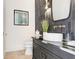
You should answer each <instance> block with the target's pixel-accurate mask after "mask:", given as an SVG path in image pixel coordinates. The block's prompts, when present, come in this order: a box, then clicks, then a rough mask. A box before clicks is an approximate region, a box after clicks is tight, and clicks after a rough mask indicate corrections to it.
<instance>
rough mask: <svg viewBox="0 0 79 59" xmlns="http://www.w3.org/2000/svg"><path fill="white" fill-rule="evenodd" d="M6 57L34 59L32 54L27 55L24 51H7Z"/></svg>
mask: <svg viewBox="0 0 79 59" xmlns="http://www.w3.org/2000/svg"><path fill="white" fill-rule="evenodd" d="M4 59H32V55H25V54H24V51H15V52H7V53H6V54H5V56H4Z"/></svg>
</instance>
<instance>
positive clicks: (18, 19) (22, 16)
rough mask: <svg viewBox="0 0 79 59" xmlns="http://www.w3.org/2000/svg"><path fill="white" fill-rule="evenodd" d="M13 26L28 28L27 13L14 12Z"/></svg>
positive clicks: (21, 11)
mask: <svg viewBox="0 0 79 59" xmlns="http://www.w3.org/2000/svg"><path fill="white" fill-rule="evenodd" d="M14 25H18V26H28V25H29V12H28V11H23V10H16V9H15V10H14Z"/></svg>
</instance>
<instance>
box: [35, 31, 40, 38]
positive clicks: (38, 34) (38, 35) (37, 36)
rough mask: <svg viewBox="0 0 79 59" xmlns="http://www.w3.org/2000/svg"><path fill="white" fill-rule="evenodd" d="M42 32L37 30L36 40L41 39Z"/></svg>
mask: <svg viewBox="0 0 79 59" xmlns="http://www.w3.org/2000/svg"><path fill="white" fill-rule="evenodd" d="M40 36H41V35H40V32H39V30H36V33H35V38H36V39H39V38H40Z"/></svg>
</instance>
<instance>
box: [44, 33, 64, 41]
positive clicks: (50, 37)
mask: <svg viewBox="0 0 79 59" xmlns="http://www.w3.org/2000/svg"><path fill="white" fill-rule="evenodd" d="M44 40H47V41H58V42H61V41H62V40H63V34H62V33H47V34H46V35H45V36H44Z"/></svg>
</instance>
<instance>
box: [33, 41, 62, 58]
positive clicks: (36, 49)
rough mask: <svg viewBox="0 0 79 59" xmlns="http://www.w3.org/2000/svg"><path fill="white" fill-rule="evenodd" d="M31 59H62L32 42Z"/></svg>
mask: <svg viewBox="0 0 79 59" xmlns="http://www.w3.org/2000/svg"><path fill="white" fill-rule="evenodd" d="M33 59H62V58H60V57H58V56H57V55H55V54H54V53H51V51H48V50H47V49H45V48H44V47H42V46H40V45H39V44H37V43H35V42H34V41H33Z"/></svg>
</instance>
